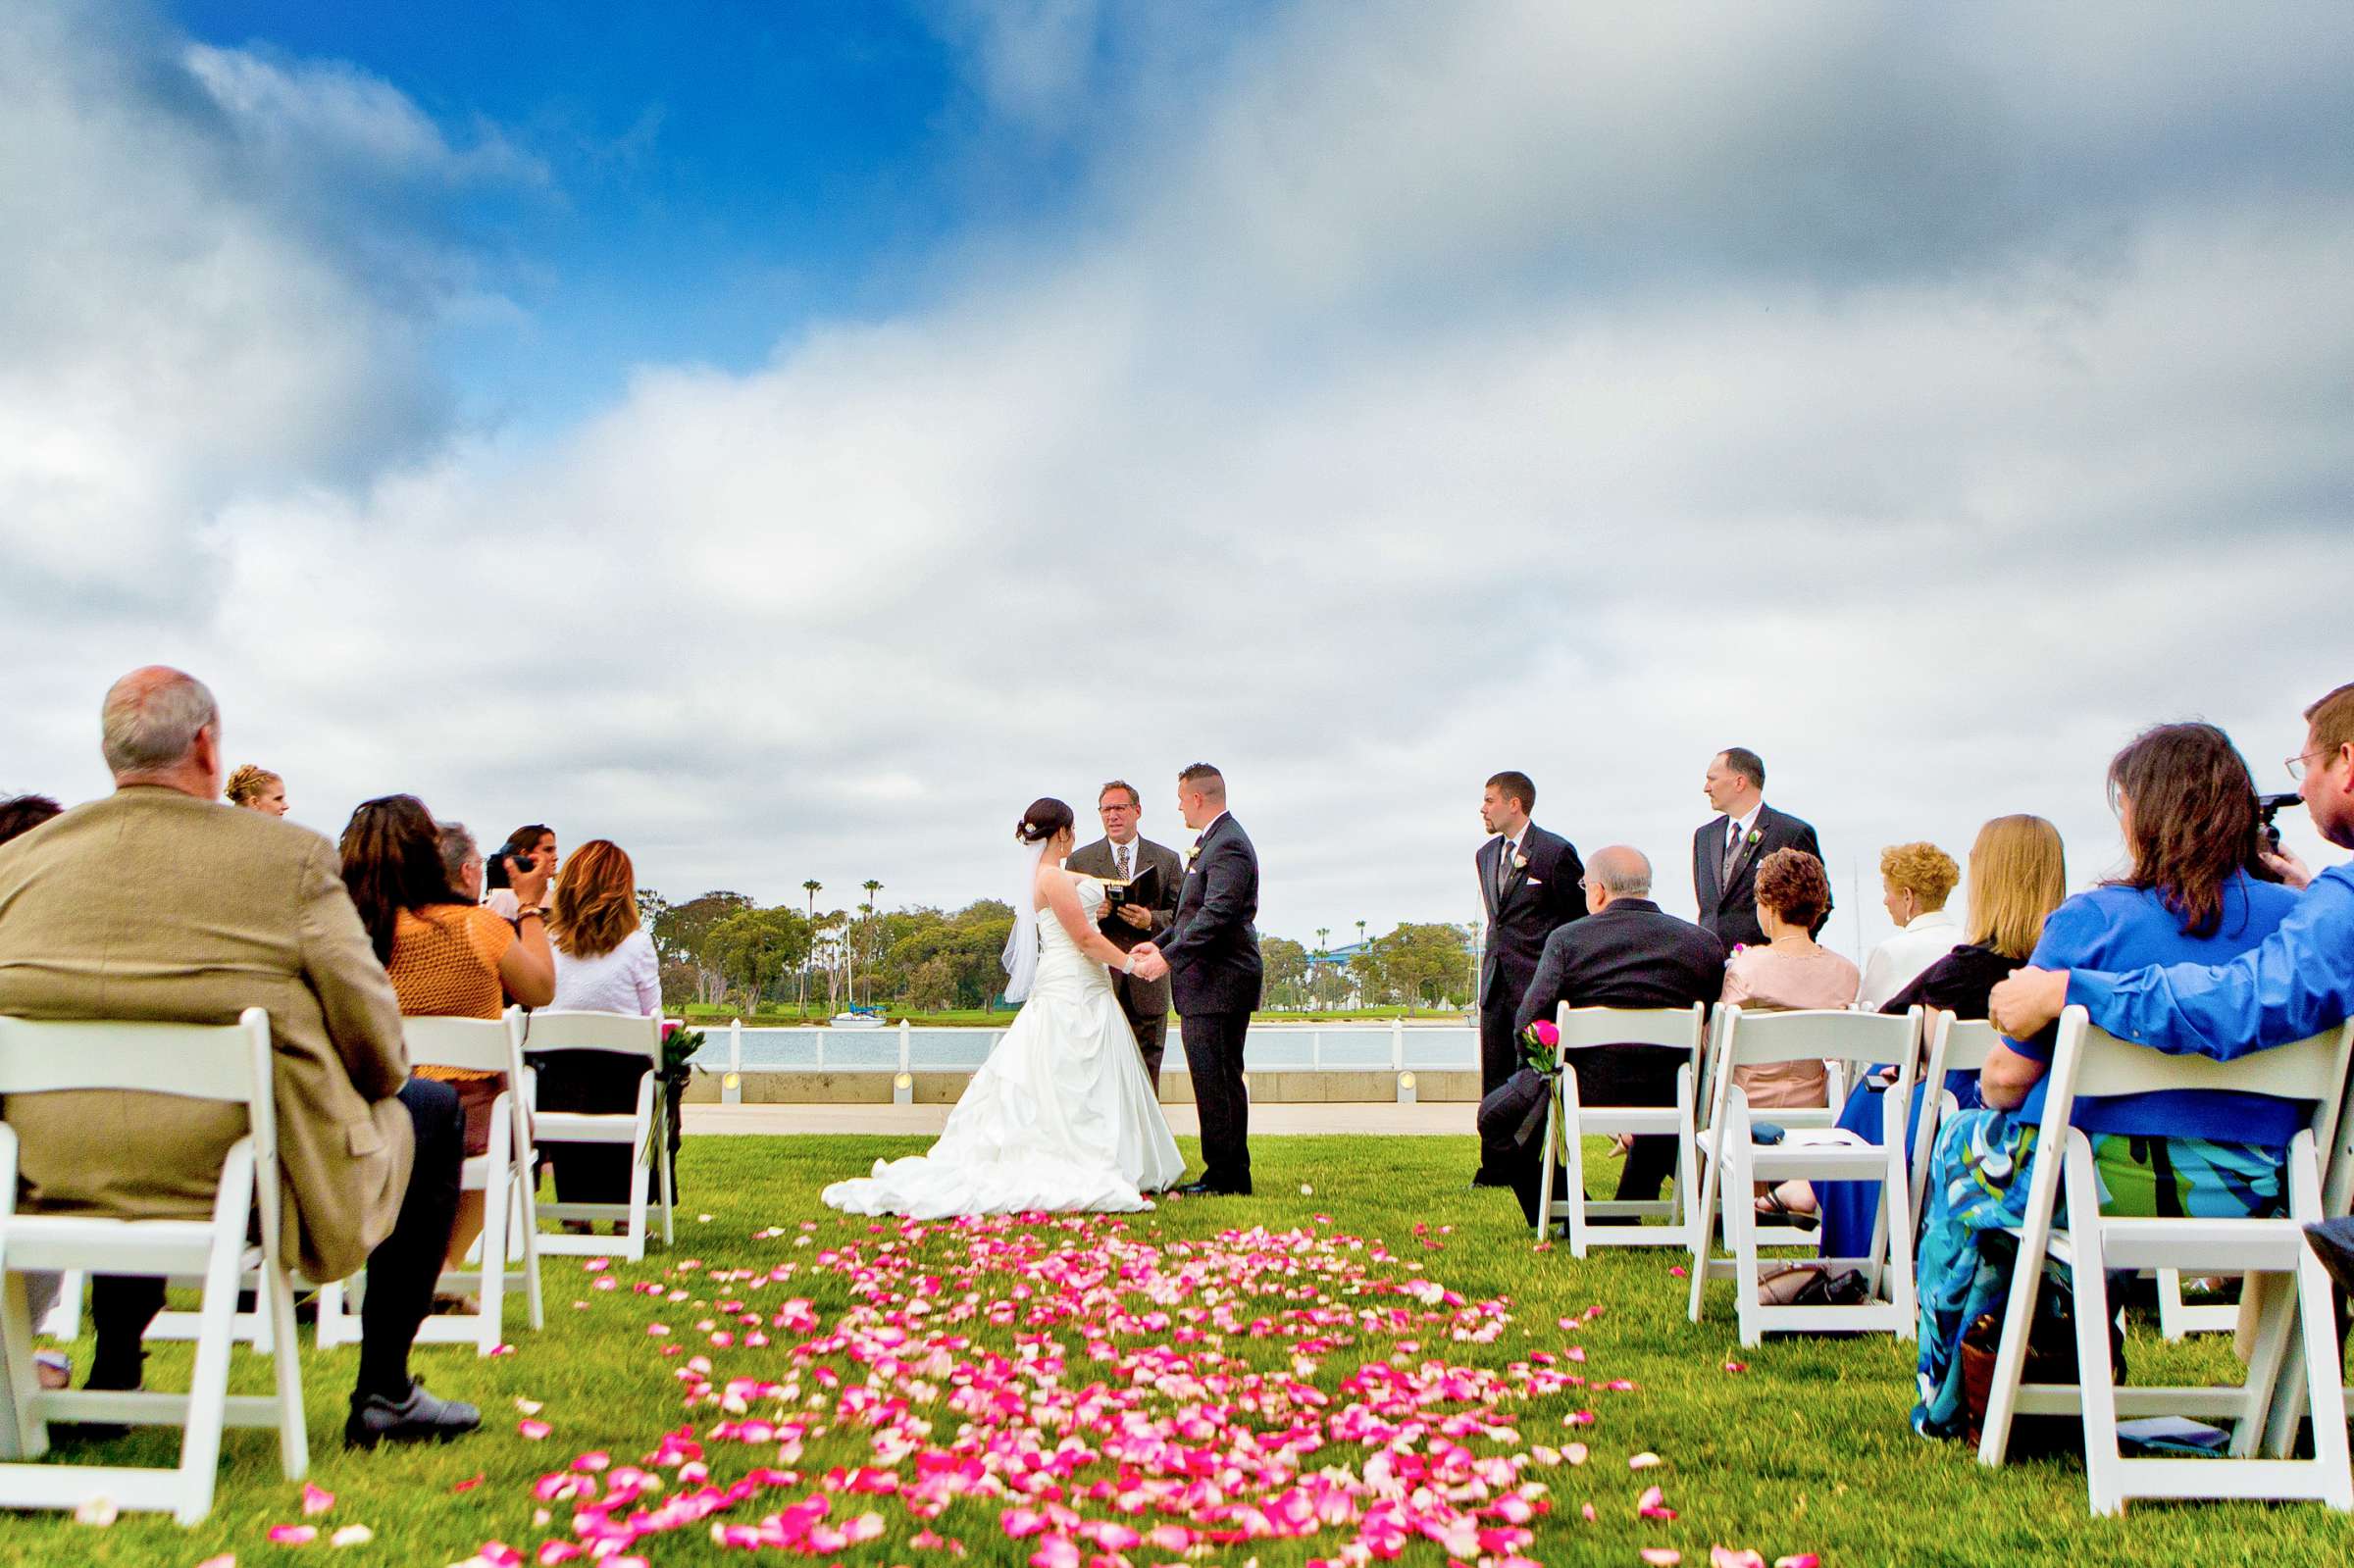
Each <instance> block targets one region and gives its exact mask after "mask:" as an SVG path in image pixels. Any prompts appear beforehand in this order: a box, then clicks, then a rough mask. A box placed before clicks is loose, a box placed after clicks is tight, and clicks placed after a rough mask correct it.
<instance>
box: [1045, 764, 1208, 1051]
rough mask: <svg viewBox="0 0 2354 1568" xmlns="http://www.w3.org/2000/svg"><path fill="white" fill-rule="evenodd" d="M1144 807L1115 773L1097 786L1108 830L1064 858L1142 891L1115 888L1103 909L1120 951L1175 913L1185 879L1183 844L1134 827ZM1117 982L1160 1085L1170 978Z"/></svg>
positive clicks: (1106, 928)
mask: <svg viewBox="0 0 2354 1568" xmlns="http://www.w3.org/2000/svg"><path fill="white" fill-rule="evenodd" d="M1144 814H1145V810H1144V802H1143V800H1142V799H1141V797H1139V796H1138V794H1137V792H1136V788H1135V786H1134V785H1132V784H1129V783H1127V781H1125V780H1121V779H1114V780H1113V781H1112V782H1111V783H1109V784H1105V785H1104V786H1103V787H1102V788H1101V789H1100V790H1098V791H1097V792H1096V815H1097V816H1098V817H1100V818H1101V819H1102V822H1103V836H1102V837H1100V838H1099V839H1097V840H1096V841H1095V842H1094V843H1092V844H1087V845H1085V846H1083V847H1081V848H1079V849H1075V850H1073V851H1072V852H1071V856H1070V858H1069V859H1068V860H1065V861H1064V862H1063V865H1064V866H1065V867H1067V868H1069V869H1070V870H1072V871H1076V872H1079V873H1082V874H1083V875H1085V876H1089V877H1098V878H1100V879H1102V881H1103V883H1104V884H1105V885H1107V886H1110V887H1114V888H1120V887H1126V888H1129V889H1131V890H1132V891H1133V893H1134V894H1135V895H1136V896H1135V898H1134V899H1133V900H1132V901H1128V900H1125V899H1124V897H1123V895H1120V894H1115V896H1114V899H1113V901H1112V902H1111V903H1109V904H1107V905H1106V906H1105V907H1104V910H1103V920H1102V924H1101V926H1100V930H1101V931H1102V933H1103V935H1104V936H1108V937H1110V938H1111V940H1112V941H1113V943H1114V944H1115V945H1117V946H1118V947H1119V949H1120V950H1121V951H1122V952H1126V951H1127V950H1128V949H1129V948H1131V947H1134V946H1135V945H1136V944H1137V943H1138V942H1141V941H1143V940H1144V939H1145V937H1146V936H1149V935H1150V934H1151V933H1152V932H1153V931H1155V930H1157V929H1161V928H1165V927H1166V926H1168V924H1169V923H1170V922H1171V921H1173V920H1175V919H1176V917H1177V895H1178V894H1179V893H1180V892H1181V891H1183V890H1184V885H1185V863H1184V862H1183V861H1182V860H1180V859H1179V858H1178V857H1177V851H1176V850H1174V849H1171V848H1169V847H1168V846H1167V845H1166V844H1156V843H1154V842H1152V841H1151V839H1149V838H1146V837H1144V836H1142V835H1139V834H1138V832H1137V831H1136V830H1137V823H1138V822H1139V821H1140V820H1141V819H1142V818H1143V816H1144ZM1148 873H1149V874H1150V875H1148ZM1111 986H1112V989H1113V990H1114V991H1116V992H1118V994H1119V998H1120V1006H1121V1008H1122V1010H1124V1011H1125V1012H1126V1013H1127V1014H1128V1023H1129V1027H1131V1028H1132V1029H1134V1030H1135V1031H1136V1048H1137V1050H1138V1052H1139V1053H1141V1054H1142V1055H1143V1057H1144V1059H1145V1072H1146V1074H1147V1076H1149V1077H1150V1078H1151V1080H1152V1088H1153V1092H1155V1093H1158V1092H1159V1090H1160V1057H1161V1052H1162V1050H1163V1049H1165V1048H1166V1046H1167V1044H1168V1035H1169V978H1168V976H1166V975H1163V976H1161V978H1160V979H1158V980H1139V979H1137V978H1136V977H1135V976H1134V975H1119V974H1115V975H1113V976H1112V977H1111Z"/></svg>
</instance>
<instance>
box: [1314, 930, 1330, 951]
mask: <svg viewBox="0 0 2354 1568" xmlns="http://www.w3.org/2000/svg"><path fill="white" fill-rule="evenodd" d="M1331 935H1332V928H1331V927H1330V926H1318V927H1317V928H1316V951H1317V952H1322V951H1323V950H1324V938H1325V937H1327V936H1331Z"/></svg>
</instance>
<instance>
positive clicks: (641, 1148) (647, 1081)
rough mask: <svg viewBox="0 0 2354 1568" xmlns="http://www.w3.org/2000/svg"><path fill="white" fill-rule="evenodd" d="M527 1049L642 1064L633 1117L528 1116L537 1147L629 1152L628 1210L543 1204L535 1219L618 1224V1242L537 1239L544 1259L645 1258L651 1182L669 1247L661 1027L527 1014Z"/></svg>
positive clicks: (640, 1021) (631, 1019)
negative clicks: (659, 1092)
mask: <svg viewBox="0 0 2354 1568" xmlns="http://www.w3.org/2000/svg"><path fill="white" fill-rule="evenodd" d="M526 1042H527V1044H528V1045H529V1046H530V1048H531V1049H532V1050H534V1051H610V1052H612V1053H613V1054H615V1055H617V1056H641V1057H643V1058H645V1064H646V1071H645V1073H644V1075H643V1076H642V1077H640V1079H639V1080H638V1104H637V1108H636V1109H635V1110H631V1111H620V1112H614V1113H612V1114H592V1113H590V1112H587V1111H543V1110H540V1109H538V1108H537V1106H536V1105H535V1106H534V1108H533V1111H532V1125H533V1134H534V1137H535V1138H537V1141H538V1145H539V1147H541V1148H542V1149H544V1148H547V1147H548V1145H550V1144H561V1143H605V1144H612V1143H626V1144H628V1145H630V1147H631V1150H632V1154H631V1158H630V1199H629V1201H628V1202H627V1203H541V1204H540V1205H539V1206H538V1212H539V1217H540V1219H541V1220H556V1221H563V1220H618V1221H620V1222H622V1224H623V1226H624V1230H623V1231H622V1234H621V1235H620V1236H618V1237H610V1236H602V1237H600V1236H568V1235H562V1234H558V1233H556V1232H543V1233H541V1234H540V1236H539V1238H538V1244H539V1250H540V1251H542V1252H556V1253H564V1254H567V1255H571V1256H588V1255H598V1256H602V1255H605V1254H608V1253H610V1254H614V1255H617V1256H621V1257H626V1258H628V1259H630V1260H631V1261H632V1262H637V1261H638V1260H640V1259H641V1258H643V1257H644V1256H645V1235H646V1213H645V1211H646V1184H647V1182H648V1181H649V1180H652V1181H653V1182H654V1183H655V1184H656V1186H657V1190H658V1194H659V1196H660V1198H661V1203H662V1244H663V1245H665V1246H668V1245H669V1244H670V1240H671V1208H672V1202H673V1194H672V1192H671V1189H670V1158H669V1149H668V1147H667V1145H668V1141H669V1137H670V1129H669V1128H668V1127H667V1126H664V1127H659V1128H658V1127H656V1126H655V1125H654V1072H655V1070H656V1069H657V1068H659V1067H660V1066H661V1064H662V1020H661V1019H659V1018H655V1017H653V1016H651V1015H647V1016H644V1017H640V1016H639V1015H637V1014H634V1013H585V1012H554V1011H546V1010H542V1011H540V1012H537V1013H534V1014H532V1016H531V1023H530V1033H529V1036H528V1037H527V1041H526Z"/></svg>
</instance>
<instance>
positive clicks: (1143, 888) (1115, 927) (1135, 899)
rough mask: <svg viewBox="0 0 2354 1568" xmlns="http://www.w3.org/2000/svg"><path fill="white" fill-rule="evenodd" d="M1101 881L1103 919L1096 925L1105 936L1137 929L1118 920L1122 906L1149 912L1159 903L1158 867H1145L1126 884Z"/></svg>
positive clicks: (1106, 879) (1107, 879)
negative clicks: (1130, 906)
mask: <svg viewBox="0 0 2354 1568" xmlns="http://www.w3.org/2000/svg"><path fill="white" fill-rule="evenodd" d="M1102 881H1103V918H1102V919H1101V920H1100V921H1099V922H1098V924H1099V925H1100V926H1101V927H1102V929H1103V932H1104V935H1106V936H1118V935H1119V934H1120V933H1122V932H1134V931H1135V930H1136V929H1137V928H1136V927H1134V926H1131V925H1130V924H1128V923H1127V922H1126V921H1124V920H1122V919H1120V916H1119V911H1120V909H1121V907H1122V906H1123V905H1133V906H1134V907H1136V908H1138V909H1148V910H1149V909H1151V908H1153V907H1154V906H1156V905H1157V904H1159V902H1160V896H1161V894H1160V868H1159V867H1158V866H1147V867H1145V869H1144V870H1142V871H1140V872H1138V873H1137V874H1136V875H1135V876H1134V877H1132V878H1130V879H1129V880H1128V881H1126V882H1113V881H1111V880H1110V879H1109V878H1105V879H1103V880H1102Z"/></svg>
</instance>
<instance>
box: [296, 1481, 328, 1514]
mask: <svg viewBox="0 0 2354 1568" xmlns="http://www.w3.org/2000/svg"><path fill="white" fill-rule="evenodd" d="M334 1505H335V1494H334V1493H333V1492H329V1491H326V1490H325V1489H323V1488H320V1487H315V1486H313V1485H312V1484H311V1483H309V1482H307V1481H306V1482H304V1483H303V1484H302V1514H303V1517H304V1518H306V1519H315V1518H317V1517H318V1516H319V1515H321V1514H323V1513H325V1512H327V1510H328V1509H330V1508H333V1506H334Z"/></svg>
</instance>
